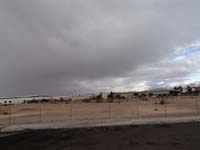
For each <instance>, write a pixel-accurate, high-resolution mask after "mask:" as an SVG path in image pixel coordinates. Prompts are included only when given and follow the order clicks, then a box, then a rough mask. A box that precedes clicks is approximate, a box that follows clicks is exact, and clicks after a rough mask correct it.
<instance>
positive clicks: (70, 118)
mask: <svg viewBox="0 0 200 150" xmlns="http://www.w3.org/2000/svg"><path fill="white" fill-rule="evenodd" d="M70 119H71V120H72V101H70Z"/></svg>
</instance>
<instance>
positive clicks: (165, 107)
mask: <svg viewBox="0 0 200 150" xmlns="http://www.w3.org/2000/svg"><path fill="white" fill-rule="evenodd" d="M164 105H165V117H167V103H166V101H164Z"/></svg>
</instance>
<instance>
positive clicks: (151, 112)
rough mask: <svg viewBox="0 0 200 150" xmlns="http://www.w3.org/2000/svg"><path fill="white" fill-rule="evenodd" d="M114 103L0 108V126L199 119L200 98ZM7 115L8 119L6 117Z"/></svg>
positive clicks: (136, 100)
mask: <svg viewBox="0 0 200 150" xmlns="http://www.w3.org/2000/svg"><path fill="white" fill-rule="evenodd" d="M161 100H162V99H156V98H154V99H148V100H139V99H131V100H129V101H128V102H120V103H118V102H114V103H81V102H76V103H75V102H73V103H71V104H64V103H60V104H47V103H43V104H17V105H11V106H4V105H0V126H1V125H6V124H9V123H10V124H23V123H33V122H34V123H35V122H56V121H68V120H69V121H70V120H71V119H73V120H86V121H87V120H90V119H99V120H102V121H103V120H104V119H108V118H117V119H120V118H130V119H131V118H151V117H170V116H176V117H177V116H178V117H179V116H193V115H199V114H200V113H199V108H200V107H199V106H200V97H171V98H164V99H163V100H164V101H165V103H164V104H160V102H161ZM9 112H10V115H9Z"/></svg>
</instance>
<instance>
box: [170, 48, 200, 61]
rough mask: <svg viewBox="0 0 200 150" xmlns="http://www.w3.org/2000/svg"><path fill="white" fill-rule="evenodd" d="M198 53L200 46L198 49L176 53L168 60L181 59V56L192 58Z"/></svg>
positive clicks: (188, 49)
mask: <svg viewBox="0 0 200 150" xmlns="http://www.w3.org/2000/svg"><path fill="white" fill-rule="evenodd" d="M196 52H200V46H198V47H197V46H193V47H189V48H186V49H183V50H180V51H178V52H177V51H175V52H173V53H171V54H169V55H168V58H169V59H175V58H177V57H181V56H184V57H190V56H191V55H193V54H194V53H196Z"/></svg>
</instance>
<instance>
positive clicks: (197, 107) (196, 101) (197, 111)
mask: <svg viewBox="0 0 200 150" xmlns="http://www.w3.org/2000/svg"><path fill="white" fill-rule="evenodd" d="M195 104H196V113H197V115H198V113H199V105H198V97H197V98H196V100H195Z"/></svg>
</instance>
